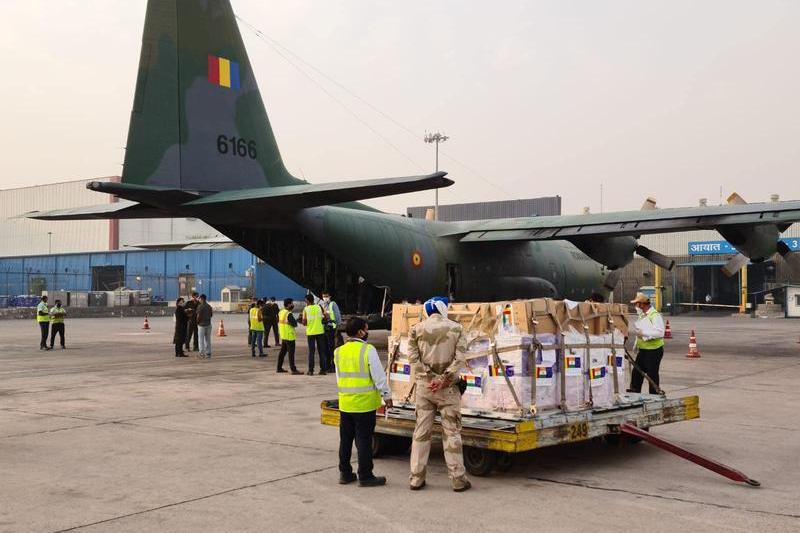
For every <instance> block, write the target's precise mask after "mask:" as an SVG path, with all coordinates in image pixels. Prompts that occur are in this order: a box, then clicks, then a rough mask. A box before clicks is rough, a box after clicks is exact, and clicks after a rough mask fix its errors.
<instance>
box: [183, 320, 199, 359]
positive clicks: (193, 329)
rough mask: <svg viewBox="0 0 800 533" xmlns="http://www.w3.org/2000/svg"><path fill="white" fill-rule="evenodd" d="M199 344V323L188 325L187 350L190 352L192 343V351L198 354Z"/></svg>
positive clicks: (185, 342)
mask: <svg viewBox="0 0 800 533" xmlns="http://www.w3.org/2000/svg"><path fill="white" fill-rule="evenodd" d="M192 339H194V342H192ZM198 342H199V340H198V338H197V322H189V323H188V324H186V340H185V341H184V344H185V345H186V350H187V351H188V350H189V344H190V343H191V345H192V350H194V351H195V352H196V351H197V350H198V346H197V344H198Z"/></svg>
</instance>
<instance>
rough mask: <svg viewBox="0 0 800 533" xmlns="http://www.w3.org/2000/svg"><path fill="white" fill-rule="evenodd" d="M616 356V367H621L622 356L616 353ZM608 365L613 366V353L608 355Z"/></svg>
mask: <svg viewBox="0 0 800 533" xmlns="http://www.w3.org/2000/svg"><path fill="white" fill-rule="evenodd" d="M616 358H617V368H622V356H621V355H617V356H616ZM608 366H614V356H613V355H609V356H608Z"/></svg>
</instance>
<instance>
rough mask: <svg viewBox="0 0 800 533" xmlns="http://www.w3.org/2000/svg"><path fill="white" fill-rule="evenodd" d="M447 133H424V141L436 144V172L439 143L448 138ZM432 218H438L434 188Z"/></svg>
mask: <svg viewBox="0 0 800 533" xmlns="http://www.w3.org/2000/svg"><path fill="white" fill-rule="evenodd" d="M449 138H450V137H448V136H447V135H445V134H443V133H439V132H438V131H437V132H434V133H426V134H425V137H424V140H425V142H426V143H429V144H430V143H433V144H434V145H435V146H436V172H439V143H443V142H445V141H446V140H447V139H449ZM433 219H434V220H439V189H438V188H437V189H436V199H435V203H434V205H433Z"/></svg>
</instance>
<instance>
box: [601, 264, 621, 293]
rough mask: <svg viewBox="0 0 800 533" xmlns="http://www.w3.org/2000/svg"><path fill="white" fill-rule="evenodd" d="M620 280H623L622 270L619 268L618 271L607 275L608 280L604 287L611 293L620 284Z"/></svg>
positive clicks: (605, 281) (611, 271) (604, 282)
mask: <svg viewBox="0 0 800 533" xmlns="http://www.w3.org/2000/svg"><path fill="white" fill-rule="evenodd" d="M620 278H622V269H621V268H618V269H616V270H610V271H609V272H608V274H607V275H606V279H605V280H604V281H603V287H605V288H606V289H608V290H610V291H613V290H614V289H615V288H616V287H617V285H618V284H619V280H620Z"/></svg>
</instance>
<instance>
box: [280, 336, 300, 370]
mask: <svg viewBox="0 0 800 533" xmlns="http://www.w3.org/2000/svg"><path fill="white" fill-rule="evenodd" d="M294 348H295V341H282V342H281V351H280V352H278V370H282V369H283V358H284V357H286V354H287V353H288V354H289V368H290V369H291V370H293V371H297V367H296V366H294Z"/></svg>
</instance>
